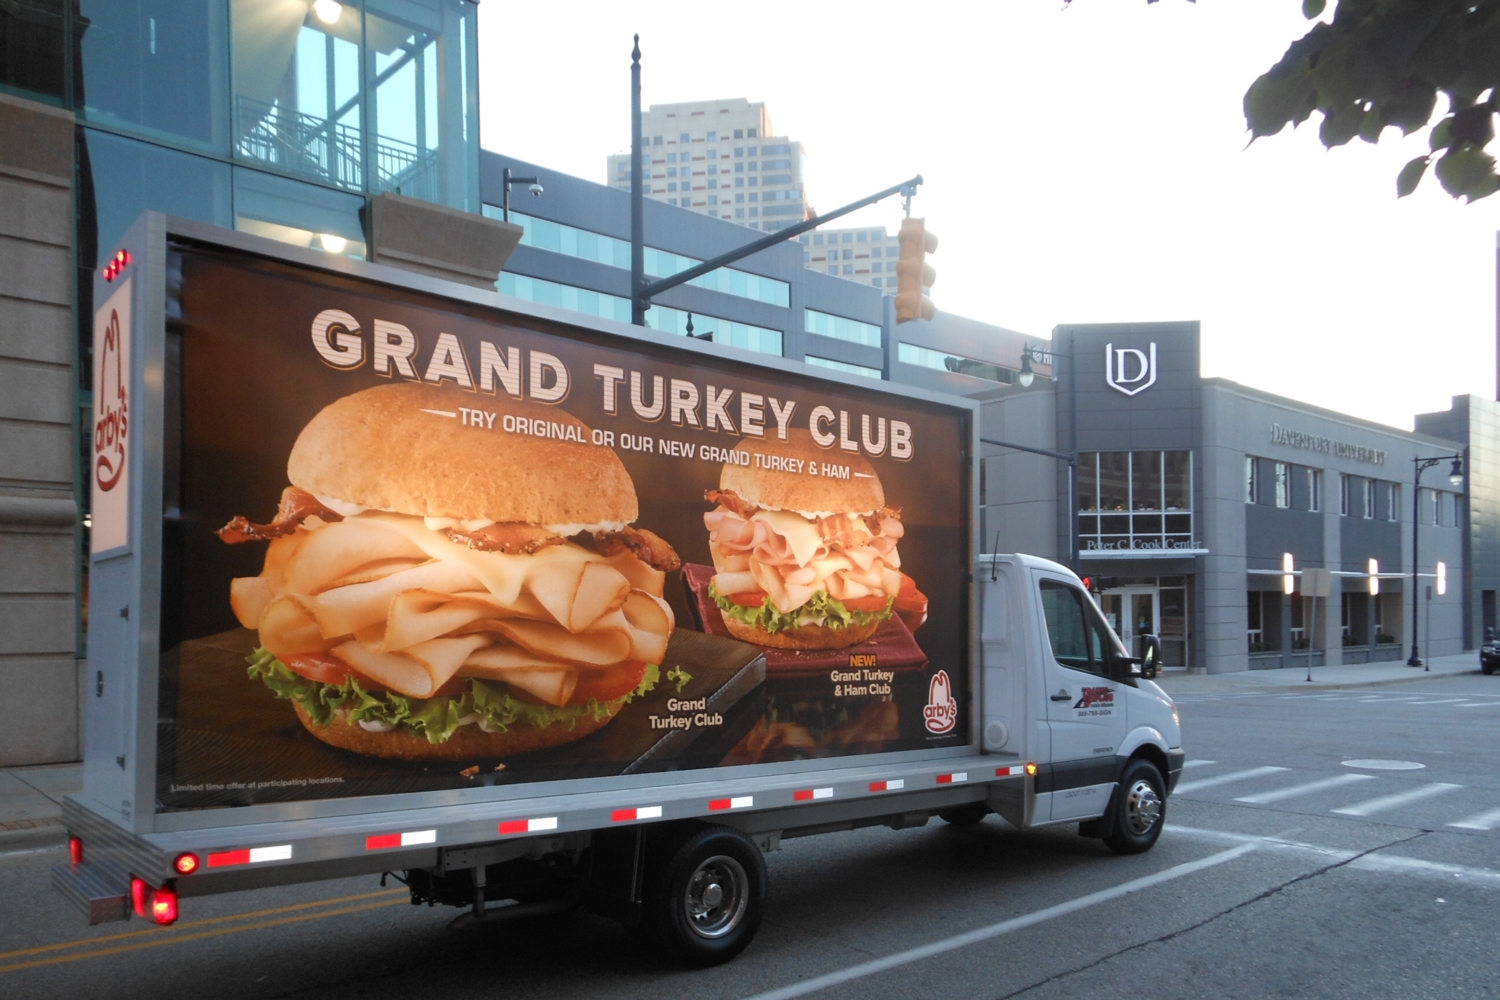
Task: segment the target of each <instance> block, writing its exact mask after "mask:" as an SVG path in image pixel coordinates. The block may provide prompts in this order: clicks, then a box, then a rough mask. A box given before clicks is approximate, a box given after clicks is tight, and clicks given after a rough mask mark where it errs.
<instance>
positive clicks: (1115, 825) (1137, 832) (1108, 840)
mask: <svg viewBox="0 0 1500 1000" xmlns="http://www.w3.org/2000/svg"><path fill="white" fill-rule="evenodd" d="M1166 820H1167V796H1166V784H1165V782H1163V781H1162V779H1161V772H1160V771H1158V770H1157V769H1156V765H1154V764H1152V763H1151V762H1150V761H1149V760H1134V761H1131V762H1130V764H1129V765H1128V766H1127V767H1126V768H1125V773H1124V774H1122V775H1120V783H1119V786H1118V787H1117V788H1116V789H1115V800H1114V802H1113V803H1112V804H1111V807H1110V810H1109V813H1108V814H1107V815H1106V817H1105V821H1104V824H1103V825H1104V843H1105V844H1106V845H1108V847H1109V849H1110V850H1112V851H1114V852H1115V853H1116V854H1140V853H1141V852H1143V851H1149V850H1151V847H1152V845H1154V844H1155V843H1156V838H1157V837H1160V836H1161V828H1162V825H1163V824H1164V823H1165V822H1166Z"/></svg>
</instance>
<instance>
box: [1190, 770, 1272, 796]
mask: <svg viewBox="0 0 1500 1000" xmlns="http://www.w3.org/2000/svg"><path fill="white" fill-rule="evenodd" d="M1285 770H1288V769H1287V768H1284V767H1252V768H1250V769H1249V770H1248V771H1234V772H1232V773H1230V774H1219V775H1215V776H1214V777H1212V778H1199V779H1198V780H1197V781H1188V782H1184V783H1183V784H1180V785H1178V786H1177V792H1176V794H1178V795H1182V794H1183V793H1184V792H1196V791H1198V790H1199V789H1201V788H1212V787H1214V786H1215V785H1227V784H1229V783H1230V782H1231V781H1246V780H1248V779H1250V778H1263V777H1265V776H1266V775H1268V774H1277V773H1279V772H1281V771H1285Z"/></svg>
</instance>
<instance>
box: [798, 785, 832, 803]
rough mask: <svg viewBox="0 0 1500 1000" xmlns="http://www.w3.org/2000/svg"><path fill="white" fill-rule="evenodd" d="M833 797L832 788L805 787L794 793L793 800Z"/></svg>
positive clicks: (802, 800) (808, 800) (801, 800)
mask: <svg viewBox="0 0 1500 1000" xmlns="http://www.w3.org/2000/svg"><path fill="white" fill-rule="evenodd" d="M831 798H833V789H832V788H804V789H802V790H800V791H796V792H793V793H792V801H794V802H811V801H812V800H813V799H831Z"/></svg>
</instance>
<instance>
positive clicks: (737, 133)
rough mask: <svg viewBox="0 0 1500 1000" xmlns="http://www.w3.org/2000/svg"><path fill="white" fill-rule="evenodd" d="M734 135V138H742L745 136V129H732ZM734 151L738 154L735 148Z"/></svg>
mask: <svg viewBox="0 0 1500 1000" xmlns="http://www.w3.org/2000/svg"><path fill="white" fill-rule="evenodd" d="M734 137H735V138H736V139H743V138H745V130H744V129H742V128H737V129H735V130H734ZM735 153H736V154H738V153H739V150H737V149H736V150H735Z"/></svg>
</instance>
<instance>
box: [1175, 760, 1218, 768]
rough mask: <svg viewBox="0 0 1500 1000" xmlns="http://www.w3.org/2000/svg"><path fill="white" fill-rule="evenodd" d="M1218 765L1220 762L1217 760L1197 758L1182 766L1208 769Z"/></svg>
mask: <svg viewBox="0 0 1500 1000" xmlns="http://www.w3.org/2000/svg"><path fill="white" fill-rule="evenodd" d="M1217 763H1218V761H1216V760H1202V759H1200V758H1195V759H1193V760H1190V761H1188V762H1186V763H1185V764H1183V765H1182V766H1183V767H1207V766H1208V765H1209V764H1217Z"/></svg>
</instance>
